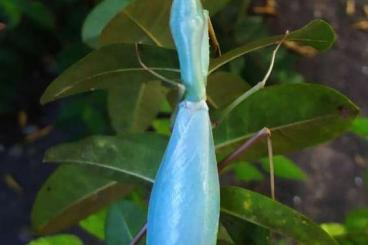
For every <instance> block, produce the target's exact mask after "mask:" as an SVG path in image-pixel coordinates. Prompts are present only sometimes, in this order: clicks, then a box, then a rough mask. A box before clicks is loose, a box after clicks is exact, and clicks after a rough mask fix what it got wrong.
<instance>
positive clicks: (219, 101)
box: [207, 71, 250, 109]
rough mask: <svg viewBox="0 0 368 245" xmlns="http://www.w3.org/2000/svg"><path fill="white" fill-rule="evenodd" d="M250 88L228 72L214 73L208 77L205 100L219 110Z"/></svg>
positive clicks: (239, 78)
mask: <svg viewBox="0 0 368 245" xmlns="http://www.w3.org/2000/svg"><path fill="white" fill-rule="evenodd" d="M249 88H250V86H249V84H247V83H246V82H245V81H244V80H243V79H242V78H241V77H239V76H237V75H234V74H232V73H228V72H221V71H220V72H216V73H214V74H212V75H211V76H209V77H208V81H207V94H208V96H207V100H208V101H209V102H210V103H209V104H210V105H212V106H213V107H215V108H217V109H219V108H224V107H225V106H226V105H228V104H230V103H231V102H232V101H234V100H235V99H236V98H238V97H239V96H240V95H242V94H243V93H245V92H246V91H247V90H248V89H249Z"/></svg>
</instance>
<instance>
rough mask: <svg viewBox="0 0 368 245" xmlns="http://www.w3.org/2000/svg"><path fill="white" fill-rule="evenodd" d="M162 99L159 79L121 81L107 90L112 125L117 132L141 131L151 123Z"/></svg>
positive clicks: (163, 97) (162, 94) (162, 92)
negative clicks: (131, 81)
mask: <svg viewBox="0 0 368 245" xmlns="http://www.w3.org/2000/svg"><path fill="white" fill-rule="evenodd" d="M164 100H165V92H164V91H163V88H162V86H161V83H160V82H159V81H152V82H148V83H144V82H137V83H121V84H120V85H119V86H118V87H114V88H113V89H109V92H108V109H109V115H110V119H111V123H112V126H113V127H114V129H115V131H116V132H117V133H118V134H122V133H127V132H142V131H144V130H145V129H147V127H148V126H150V125H151V123H152V121H153V120H154V119H155V117H156V116H157V114H158V112H159V111H160V109H161V104H162V103H163V101H164Z"/></svg>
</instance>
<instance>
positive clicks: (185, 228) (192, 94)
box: [131, 0, 282, 245]
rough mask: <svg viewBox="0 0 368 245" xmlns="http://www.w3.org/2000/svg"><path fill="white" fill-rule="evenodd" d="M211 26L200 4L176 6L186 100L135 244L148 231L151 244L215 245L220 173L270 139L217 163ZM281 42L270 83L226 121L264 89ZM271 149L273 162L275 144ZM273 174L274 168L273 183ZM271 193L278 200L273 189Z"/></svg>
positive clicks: (177, 1) (187, 0)
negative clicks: (210, 98) (210, 90)
mask: <svg viewBox="0 0 368 245" xmlns="http://www.w3.org/2000/svg"><path fill="white" fill-rule="evenodd" d="M209 23H210V19H209V15H208V11H206V10H204V9H203V7H202V4H201V2H200V0H174V1H173V3H172V8H171V17H170V29H171V33H172V37H173V39H174V42H175V45H176V48H177V52H178V57H179V63H180V72H181V81H182V85H180V84H176V86H177V87H178V88H179V91H182V93H179V94H183V100H182V101H181V102H180V103H179V104H178V107H177V112H176V113H175V114H176V118H175V123H174V126H173V130H172V135H171V137H170V140H169V143H168V146H167V149H166V151H165V154H164V157H163V160H162V162H161V165H160V168H159V170H158V173H157V175H156V180H155V183H154V185H153V189H152V192H151V197H150V201H149V207H148V220H147V225H146V226H145V227H143V228H142V230H141V232H140V233H139V234H138V235H137V237H136V238H135V239H134V240H133V241H132V243H131V244H136V243H137V242H138V241H139V239H140V238H141V237H142V236H143V234H144V232H145V231H146V230H147V244H149V245H174V244H175V245H181V244H183V245H184V244H195V245H208V244H216V241H217V231H218V225H219V214H220V188H219V177H218V176H219V175H218V170H220V171H221V170H222V169H224V168H225V167H226V165H227V164H228V163H229V162H231V161H233V160H234V159H236V157H237V156H238V155H240V154H241V153H242V152H244V151H245V150H246V149H247V148H249V147H250V146H251V145H252V144H253V143H254V142H255V141H257V140H258V139H259V138H262V137H265V136H270V131H269V130H268V129H266V128H265V129H263V130H261V131H260V132H259V133H258V134H256V135H255V136H254V137H253V138H252V139H251V140H249V141H247V142H246V143H245V144H243V145H242V146H241V147H239V148H238V149H237V150H235V151H234V152H233V153H231V154H230V155H229V156H227V157H226V158H225V159H224V160H223V161H222V162H221V163H220V164H219V165H218V164H217V161H216V155H215V146H214V141H213V137H212V124H211V121H210V117H209V113H208V106H207V104H206V83H207V82H206V81H207V76H208V68H209V60H210V59H209V57H210V53H209V50H210V47H209V26H210V27H211V25H209ZM281 43H282V42H280V43H279V45H278V46H277V48H276V49H275V50H274V53H273V56H272V61H271V65H270V68H269V70H268V72H267V74H266V76H265V78H264V79H263V80H262V81H261V82H259V83H258V84H257V85H256V86H254V87H253V88H252V89H250V90H248V91H247V92H246V93H245V94H243V95H242V96H240V97H239V98H238V99H236V100H235V101H234V102H233V103H231V104H230V105H229V106H228V107H227V108H226V109H225V110H224V114H223V115H224V116H226V114H228V113H230V112H231V110H232V109H233V108H235V107H236V106H237V105H238V104H239V103H240V102H241V101H243V100H244V99H246V98H247V97H248V96H249V95H251V94H252V93H254V92H256V91H257V90H259V89H261V88H263V87H264V86H265V83H266V80H267V78H268V77H269V75H270V73H271V70H272V67H273V63H274V59H275V55H276V52H277V49H278V48H279V47H280V45H281ZM137 50H138V49H137ZM137 57H138V60H139V62H140V64H141V65H142V66H143V67H144V68H145V69H146V70H147V71H149V72H150V73H152V74H153V75H155V76H157V77H158V78H160V79H161V80H163V81H166V82H168V83H170V84H171V85H172V84H173V82H172V81H169V80H168V79H166V78H164V77H162V76H161V75H159V74H156V73H155V72H154V71H152V70H150V69H149V68H148V67H146V66H145V65H144V63H143V62H142V60H141V59H140V57H139V53H138V51H137ZM269 138H270V137H268V139H269ZM268 149H269V156H270V159H272V146H271V141H270V140H268ZM270 165H271V166H272V162H270ZM272 172H273V171H272V168H271V176H272V178H273V173H272ZM271 182H272V183H273V180H271ZM271 189H272V193H273V195H272V196H273V197H274V187H273V185H271Z"/></svg>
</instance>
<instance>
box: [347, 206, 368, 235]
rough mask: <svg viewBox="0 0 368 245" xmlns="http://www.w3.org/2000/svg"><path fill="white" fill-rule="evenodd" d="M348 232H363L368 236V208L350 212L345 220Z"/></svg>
mask: <svg viewBox="0 0 368 245" xmlns="http://www.w3.org/2000/svg"><path fill="white" fill-rule="evenodd" d="M345 225H346V229H347V230H348V231H349V232H357V231H365V232H366V233H367V234H368V208H361V209H357V210H354V211H352V212H350V213H349V214H348V215H347V216H346V219H345Z"/></svg>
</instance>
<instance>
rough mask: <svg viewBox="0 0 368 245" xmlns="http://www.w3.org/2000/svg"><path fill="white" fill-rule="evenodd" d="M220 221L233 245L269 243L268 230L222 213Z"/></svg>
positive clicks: (261, 244) (264, 244)
mask: <svg viewBox="0 0 368 245" xmlns="http://www.w3.org/2000/svg"><path fill="white" fill-rule="evenodd" d="M220 220H221V223H222V224H223V225H224V226H225V227H226V230H227V231H228V233H229V234H230V236H231V238H232V240H233V241H234V242H235V244H238V245H243V244H252V245H266V244H269V242H270V232H269V230H268V229H265V228H263V227H261V226H258V225H255V224H252V223H250V222H248V221H246V220H244V219H240V218H238V217H235V216H233V215H228V214H226V213H224V212H222V213H221V216H220Z"/></svg>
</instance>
